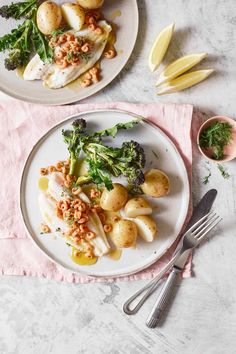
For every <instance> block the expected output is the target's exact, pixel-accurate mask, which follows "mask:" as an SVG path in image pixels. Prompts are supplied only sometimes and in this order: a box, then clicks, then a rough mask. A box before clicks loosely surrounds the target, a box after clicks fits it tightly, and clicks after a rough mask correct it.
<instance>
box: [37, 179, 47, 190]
mask: <svg viewBox="0 0 236 354" xmlns="http://www.w3.org/2000/svg"><path fill="white" fill-rule="evenodd" d="M38 187H39V189H40V190H41V191H43V192H45V191H46V190H47V189H48V178H47V177H41V178H40V179H39V181H38Z"/></svg>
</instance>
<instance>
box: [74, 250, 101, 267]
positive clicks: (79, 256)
mask: <svg viewBox="0 0 236 354" xmlns="http://www.w3.org/2000/svg"><path fill="white" fill-rule="evenodd" d="M70 258H71V259H72V261H73V262H74V263H76V264H79V265H83V266H89V265H92V264H95V263H96V262H97V260H98V257H92V258H88V257H86V256H85V253H83V252H79V251H78V250H77V249H76V248H75V247H72V250H71V255H70Z"/></svg>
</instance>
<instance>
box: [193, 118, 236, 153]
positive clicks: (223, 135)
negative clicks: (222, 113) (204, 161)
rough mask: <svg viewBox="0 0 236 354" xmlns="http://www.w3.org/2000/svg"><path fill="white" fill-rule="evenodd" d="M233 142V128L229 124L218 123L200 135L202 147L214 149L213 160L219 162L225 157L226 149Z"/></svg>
mask: <svg viewBox="0 0 236 354" xmlns="http://www.w3.org/2000/svg"><path fill="white" fill-rule="evenodd" d="M231 140H232V126H231V125H230V124H229V123H227V122H220V121H217V122H215V123H213V124H212V125H211V126H210V127H208V128H207V129H205V130H204V131H203V132H202V133H201V135H200V140H199V143H200V146H201V147H205V148H211V149H212V158H213V159H215V160H219V159H221V158H222V157H223V156H224V147H225V146H226V145H228V144H230V142H231Z"/></svg>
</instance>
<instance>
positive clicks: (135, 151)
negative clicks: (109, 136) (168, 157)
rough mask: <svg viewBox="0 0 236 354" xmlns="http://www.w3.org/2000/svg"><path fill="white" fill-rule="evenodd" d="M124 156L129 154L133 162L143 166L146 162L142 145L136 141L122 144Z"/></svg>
mask: <svg viewBox="0 0 236 354" xmlns="http://www.w3.org/2000/svg"><path fill="white" fill-rule="evenodd" d="M122 148H123V151H124V156H131V157H132V160H134V161H135V164H136V165H138V166H140V168H143V167H144V166H145V163H146V158H145V153H144V149H143V148H142V146H141V145H140V144H139V143H137V142H136V141H133V140H131V141H129V142H125V143H123V144H122Z"/></svg>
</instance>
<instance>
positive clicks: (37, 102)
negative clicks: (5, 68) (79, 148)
mask: <svg viewBox="0 0 236 354" xmlns="http://www.w3.org/2000/svg"><path fill="white" fill-rule="evenodd" d="M132 1H133V2H134V5H135V6H134V11H135V16H134V18H135V22H136V26H135V32H134V42H133V45H132V46H131V47H130V50H129V51H128V54H127V57H126V59H125V60H124V62H123V63H122V64H121V65H119V66H117V70H116V72H115V73H114V74H113V75H111V77H110V78H109V79H108V80H107V81H105V82H104V84H102V85H101V87H99V88H97V89H96V90H95V91H94V92H93V93H91V94H89V95H86V93H85V94H84V95H83V96H82V97H81V98H80V99H79V100H77V99H75V98H73V99H72V98H71V99H65V100H63V101H60V102H58V103H56V102H55V103H48V102H46V103H45V102H43V101H40V100H35V99H30V98H28V97H23V96H21V95H20V94H17V93H16V94H15V93H12V92H11V91H10V90H8V88H7V87H3V85H2V84H1V83H0V91H2V92H3V93H5V94H7V95H8V96H10V97H12V98H15V99H18V100H20V101H23V102H29V103H34V104H40V105H43V106H61V105H66V104H72V103H75V104H76V103H77V102H81V101H82V100H84V99H86V98H89V97H91V96H93V95H95V94H96V93H98V92H100V91H101V90H103V89H104V88H105V87H107V86H108V85H109V84H110V83H111V82H112V81H113V80H114V79H115V78H116V77H117V76H118V75H119V74H120V72H121V71H122V70H123V68H124V67H125V65H126V64H127V62H128V61H129V59H130V57H131V54H132V52H133V50H134V47H135V45H136V42H137V37H138V31H139V8H138V3H137V0H132ZM100 82H102V81H100ZM65 87H66V86H65ZM65 87H63V88H65ZM55 93H56V90H55Z"/></svg>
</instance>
